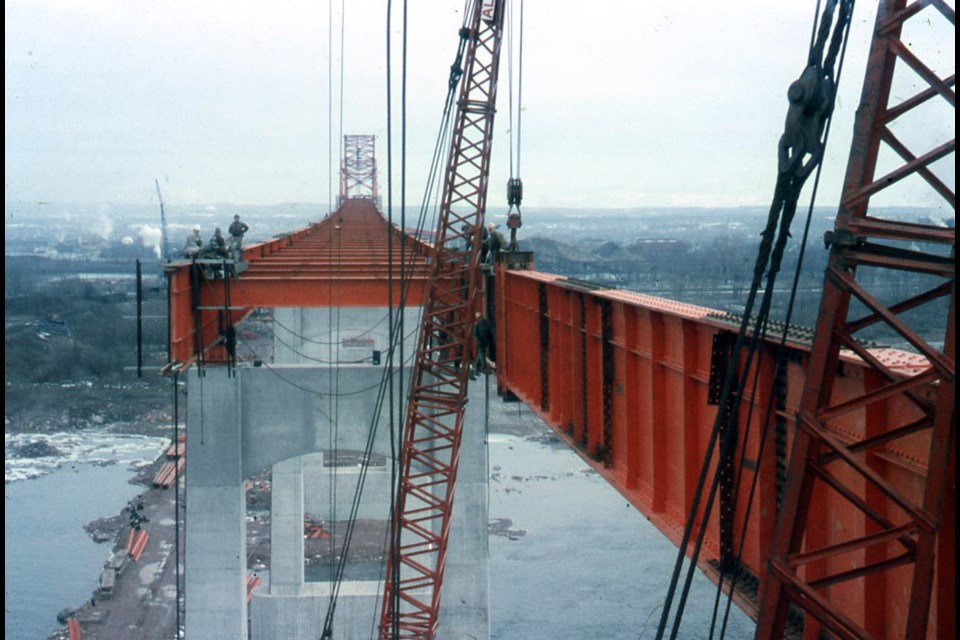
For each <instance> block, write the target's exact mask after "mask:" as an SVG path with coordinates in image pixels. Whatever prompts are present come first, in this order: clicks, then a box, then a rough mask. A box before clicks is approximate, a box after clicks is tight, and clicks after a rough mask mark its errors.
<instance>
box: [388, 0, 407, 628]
mask: <svg viewBox="0 0 960 640" xmlns="http://www.w3.org/2000/svg"><path fill="white" fill-rule="evenodd" d="M407 25H408V23H407V0H403V40H402V44H401V48H402V56H401V60H402V62H401V70H400V78H401V80H400V229H401V230H402V231H403V235H401V236H400V287H401V288H403V287H404V285H405V282H406V249H407V236H406V229H407ZM391 232H392V229H391ZM390 289H391V290H393V283H392V282H391V285H390ZM397 311H398V320H397V323H398V330H397V331H398V333H399V334H400V335H401V336H402V335H403V330H404V316H405V314H404V310H403V307H400V308H398V310H397ZM399 349H400V361H401V362H402V361H403V357H404V340H402V339H401V340H400V345H399ZM397 374H398V381H397V386H398V388H399V389H400V398H399V399H400V402H398V403H397V404H396V414H397V423H398V424H400V425H401V428H400V429H398V433H397V434H396V444H397V451H403V446H404V442H403V439H404V429H403V428H402V425H403V415H404V403H403V398H404V393H403V368H402V367H401V368H400V370H399V371H398V372H397ZM392 409H393V405H391V410H392ZM394 469H395V472H396V474H397V479H396V483H395V484H394V485H392V486H391V489H392V491H393V492H394V493H393V495H392V496H391V509H390V514H391V522H393V515H394V514H395V513H396V497H395V496H396V495H397V493H398V492H399V488H400V464H399V456H397V464H396V465H395V466H394ZM394 529H395V531H394V536H393V539H392V546H391V554H393V553H396V552H397V551H398V550H399V549H400V527H394ZM391 579H392V581H393V596H394V610H395V611H399V610H400V589H399V588H398V587H399V584H400V566H399V563H397V564H395V565H394V568H393V575H392V576H391ZM399 623H400V621H399V618H395V619H394V620H393V622H392V627H393V629H394V631H393V633H394V636H396V635H399Z"/></svg>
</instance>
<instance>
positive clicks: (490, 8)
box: [480, 0, 497, 22]
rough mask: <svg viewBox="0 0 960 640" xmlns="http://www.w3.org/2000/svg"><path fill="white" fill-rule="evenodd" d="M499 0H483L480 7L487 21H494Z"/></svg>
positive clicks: (481, 13)
mask: <svg viewBox="0 0 960 640" xmlns="http://www.w3.org/2000/svg"><path fill="white" fill-rule="evenodd" d="M496 4H497V0H483V6H482V7H481V9H480V15H481V16H482V17H483V19H484V20H486V21H487V22H493V16H494V14H495V13H496Z"/></svg>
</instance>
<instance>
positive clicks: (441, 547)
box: [380, 0, 504, 638]
mask: <svg viewBox="0 0 960 640" xmlns="http://www.w3.org/2000/svg"><path fill="white" fill-rule="evenodd" d="M503 19H504V12H503V0H481V1H480V2H477V3H476V4H475V5H473V13H472V15H471V16H470V17H469V20H468V21H467V22H466V26H465V27H464V28H463V30H462V31H461V37H464V38H466V41H467V46H466V50H465V52H464V57H463V67H462V71H463V76H462V81H461V86H460V94H459V99H458V102H457V109H456V113H455V116H454V126H453V133H452V136H451V143H450V154H449V156H448V162H447V167H446V171H445V176H444V186H443V193H442V196H441V202H440V211H439V215H438V220H437V232H436V239H435V242H436V246H435V249H436V255H435V261H434V265H433V273H432V275H431V279H430V282H429V285H428V293H427V297H426V303H425V304H424V308H423V320H422V324H421V328H420V337H419V342H418V348H417V354H416V358H415V360H414V365H413V373H412V376H411V378H412V379H411V387H410V396H409V399H408V402H407V409H406V418H405V421H404V435H403V437H404V440H403V447H402V449H401V454H400V486H399V489H398V495H397V502H396V506H395V511H394V515H393V527H394V530H393V534H394V537H393V539H394V541H395V544H394V545H391V549H390V555H389V562H388V569H387V579H386V587H385V590H384V599H383V605H382V608H381V619H380V637H381V638H433V637H434V636H435V634H436V630H437V623H438V612H439V608H440V588H441V583H442V581H443V569H444V563H445V560H446V553H447V540H448V535H449V531H450V520H451V516H452V512H453V496H454V486H455V482H456V477H457V463H458V459H459V454H460V441H461V433H462V428H463V418H464V409H465V406H466V401H467V378H468V373H469V362H470V355H469V347H470V340H471V329H472V317H471V316H472V314H471V312H472V310H473V309H474V308H475V301H476V297H477V293H478V291H479V286H480V273H479V269H478V261H479V250H480V246H479V244H480V243H479V242H476V241H471V239H479V238H480V237H481V230H482V225H483V216H484V211H485V210H486V202H487V185H488V182H489V166H490V147H491V142H492V137H493V119H494V113H495V104H496V97H497V75H498V71H499V64H500V45H501V41H502V36H503ZM478 526H486V524H485V523H480V524H479V525H478Z"/></svg>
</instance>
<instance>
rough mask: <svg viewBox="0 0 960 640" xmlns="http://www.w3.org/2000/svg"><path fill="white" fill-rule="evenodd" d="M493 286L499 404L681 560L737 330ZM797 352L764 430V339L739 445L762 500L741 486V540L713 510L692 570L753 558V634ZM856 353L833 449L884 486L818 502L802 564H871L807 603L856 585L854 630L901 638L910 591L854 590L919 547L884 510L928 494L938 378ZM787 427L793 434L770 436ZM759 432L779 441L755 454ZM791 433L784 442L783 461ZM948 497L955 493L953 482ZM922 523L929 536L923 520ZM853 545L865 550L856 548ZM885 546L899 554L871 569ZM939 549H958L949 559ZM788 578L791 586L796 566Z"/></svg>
mask: <svg viewBox="0 0 960 640" xmlns="http://www.w3.org/2000/svg"><path fill="white" fill-rule="evenodd" d="M496 281H497V291H496V294H497V304H496V306H497V327H498V328H499V331H498V340H497V345H496V346H497V359H496V360H497V378H498V385H499V387H500V390H501V391H502V392H503V393H504V394H507V393H510V394H513V395H515V396H516V397H518V398H519V399H521V400H522V401H523V402H525V403H526V404H527V405H528V406H530V408H531V409H533V410H534V411H535V412H536V413H537V414H538V415H539V416H540V417H541V418H542V419H543V420H544V421H545V422H546V423H547V424H548V425H550V426H551V427H552V428H553V429H554V430H555V431H556V432H557V434H558V435H559V436H560V437H561V438H562V439H563V441H564V442H566V443H567V444H568V445H569V446H570V447H571V448H573V449H574V450H575V451H576V452H577V453H578V454H579V455H581V456H582V457H583V459H584V460H585V461H587V462H588V463H589V464H590V465H591V466H592V467H593V468H594V469H595V470H596V471H597V472H598V473H600V474H601V475H602V477H604V478H605V479H606V480H607V481H608V482H610V483H611V484H612V485H613V486H614V487H616V488H617V489H618V490H619V491H620V492H621V493H622V494H623V495H624V496H625V497H626V498H627V500H629V501H630V503H631V504H633V505H634V506H635V507H636V508H637V509H638V510H640V511H641V512H642V513H643V514H644V515H645V516H647V518H648V519H649V520H650V521H651V522H652V523H653V524H654V525H655V526H657V528H659V529H660V530H661V531H662V532H663V533H664V534H665V535H666V536H667V537H668V538H669V539H670V540H671V541H673V542H674V544H679V542H680V540H681V534H682V531H683V527H684V525H685V524H686V520H687V512H688V510H689V504H690V501H691V499H692V495H693V492H694V490H695V488H696V484H697V477H698V474H699V473H700V467H701V465H702V462H703V459H704V454H705V451H706V444H707V440H708V437H709V434H710V429H711V427H712V424H713V420H714V416H715V413H716V411H717V407H716V406H715V405H712V404H711V400H710V396H711V379H712V378H713V377H715V376H716V375H717V374H716V371H715V366H716V365H717V364H718V360H717V357H716V355H715V353H714V351H713V345H714V344H715V342H716V339H717V338H718V337H721V338H722V337H724V336H728V337H729V336H732V335H733V333H735V332H736V329H737V324H734V323H730V322H727V321H723V320H721V319H719V318H718V317H719V316H721V314H719V313H717V312H715V311H712V310H710V309H707V308H704V307H698V306H695V305H690V304H684V303H680V302H675V301H671V300H665V299H662V298H656V297H653V296H649V295H643V294H638V293H633V292H626V291H619V290H612V289H593V290H591V289H585V288H584V287H583V286H581V285H579V284H578V283H576V282H571V281H568V280H566V279H564V278H561V277H559V276H555V275H550V274H546V273H538V272H531V271H499V272H498V274H497V276H496ZM772 333H773V332H771V334H772ZM801 339H803V336H800V335H794V334H791V335H790V337H788V343H787V353H786V356H785V357H784V361H785V362H786V363H787V364H786V375H785V379H784V382H783V385H782V388H781V389H780V390H779V391H778V393H781V394H782V397H783V403H784V406H783V408H782V409H781V410H780V411H779V412H778V413H779V415H778V416H777V417H775V418H774V419H773V420H772V421H771V423H770V424H763V419H762V417H761V416H762V415H763V413H764V409H765V408H766V406H767V403H768V401H769V397H770V394H771V392H772V391H774V390H776V387H777V382H776V381H775V379H774V376H773V362H774V361H775V360H776V358H777V355H776V349H775V347H776V345H775V342H776V340H775V339H773V338H770V339H769V340H768V341H767V342H766V343H764V344H763V345H761V347H760V351H759V352H758V353H759V358H758V360H759V366H760V371H761V377H760V380H761V382H760V388H759V389H758V390H757V393H756V394H755V395H751V396H749V397H747V398H744V403H745V404H749V405H752V406H753V407H754V412H753V420H752V422H751V424H748V423H747V421H746V415H747V412H746V411H743V412H741V414H740V418H739V422H738V425H737V428H738V435H737V438H736V439H737V442H738V443H745V448H744V449H743V451H742V452H741V451H740V450H739V448H738V451H737V454H736V460H735V462H736V463H737V464H740V463H741V462H742V463H743V465H744V468H745V470H746V473H747V474H748V477H749V476H750V475H756V476H759V483H758V486H757V491H756V494H755V495H754V496H753V498H752V502H751V501H750V496H749V495H748V493H747V484H748V483H746V482H745V483H744V485H743V489H742V491H741V492H740V493H739V494H738V495H728V496H726V497H721V500H722V501H724V500H725V501H726V505H727V506H728V508H729V509H731V510H732V511H733V514H734V516H738V515H739V514H743V513H744V512H745V511H746V509H747V508H748V507H749V508H750V510H751V513H752V517H751V519H750V521H749V522H748V524H747V528H746V530H745V531H743V533H742V534H741V531H740V529H739V527H737V528H735V529H734V530H732V531H730V530H728V531H727V532H726V533H725V531H724V525H723V523H722V519H721V515H720V512H719V511H718V510H714V512H713V513H712V514H711V516H710V520H709V521H708V527H707V538H706V540H705V543H704V550H703V551H702V553H701V555H700V559H699V561H698V565H699V566H700V568H701V569H702V570H703V571H704V572H705V573H706V574H707V575H708V577H711V578H712V579H714V580H716V579H717V575H718V573H717V566H718V564H720V563H721V562H722V561H723V560H724V557H725V556H724V547H727V548H733V549H736V548H738V547H739V546H740V545H741V544H742V545H743V553H742V556H741V557H740V562H741V567H742V571H741V579H740V580H739V581H738V583H737V591H736V592H735V594H734V600H735V602H736V603H737V604H738V605H739V606H741V608H743V609H744V610H745V611H746V612H747V613H748V614H749V615H750V616H752V617H754V618H756V617H757V616H758V612H759V610H758V603H757V600H756V591H755V590H753V589H752V588H751V584H756V583H755V582H754V581H753V580H748V579H746V576H748V575H749V576H751V577H752V578H753V579H756V580H759V586H760V589H761V590H762V589H763V587H764V585H765V583H766V581H767V580H768V576H769V571H768V566H767V561H768V559H769V557H770V552H771V548H772V544H773V536H774V530H775V528H776V518H777V510H778V504H780V503H781V501H782V500H783V491H784V481H785V477H786V476H785V475H784V474H783V473H782V471H781V470H782V468H783V467H782V466H783V465H785V464H786V462H787V451H788V449H789V444H790V442H791V440H792V439H793V438H794V437H796V433H795V432H793V431H791V430H790V429H789V424H787V421H788V420H791V419H792V418H793V417H794V416H795V414H796V412H797V411H798V410H799V407H800V401H801V398H802V390H803V388H804V386H805V382H804V381H805V376H806V368H807V367H806V364H807V362H808V361H809V359H810V345H809V343H806V342H802V341H801ZM858 348H859V349H860V350H858V351H843V352H842V353H841V357H840V360H839V361H838V363H837V365H836V368H837V371H838V374H837V377H836V380H835V384H834V391H833V394H834V405H833V406H835V407H837V408H844V407H846V408H847V409H848V410H846V411H843V412H842V413H840V414H838V415H836V416H835V417H834V418H833V420H832V421H831V438H833V439H835V440H839V441H842V442H843V443H844V444H845V449H846V451H849V452H852V453H853V454H855V455H860V456H870V457H871V458H873V459H874V460H875V461H876V462H877V464H875V465H874V466H871V467H869V468H868V469H867V471H868V473H869V474H875V475H879V476H880V482H879V484H878V485H877V486H878V489H877V490H875V491H874V492H873V493H872V494H871V495H869V496H866V497H863V496H861V495H860V494H859V493H858V492H857V491H856V490H849V491H848V490H843V491H837V492H830V493H828V492H817V493H816V495H815V496H814V497H813V499H812V500H811V512H813V513H815V514H821V516H826V515H827V514H829V517H813V518H809V519H808V523H811V530H810V533H809V535H810V536H811V538H812V539H816V540H818V541H819V543H818V545H817V547H816V548H811V549H810V552H811V553H813V554H817V555H809V556H808V555H802V556H798V557H797V558H796V559H794V560H793V561H794V562H804V564H807V565H809V564H815V563H816V562H823V561H824V560H823V556H821V555H819V554H820V552H821V551H823V552H824V553H827V554H833V553H836V554H841V553H843V554H845V555H857V554H860V555H865V556H868V558H867V560H866V561H865V562H864V563H862V564H860V565H855V564H850V563H846V564H844V563H836V562H835V563H834V564H833V566H832V567H831V569H830V572H829V573H824V574H822V575H819V576H817V577H816V578H815V579H814V580H815V582H814V583H813V585H812V586H811V589H812V591H813V592H816V591H817V589H824V588H826V587H828V586H831V585H828V584H827V582H829V581H832V580H837V579H840V580H841V582H846V583H847V584H845V585H839V584H838V585H836V586H834V587H833V588H834V589H837V590H839V589H844V601H843V603H842V605H841V606H840V611H841V613H842V615H843V616H844V617H845V618H847V619H849V620H851V621H854V623H855V624H858V625H869V626H871V628H872V627H878V628H891V629H895V628H897V626H898V625H901V626H902V622H898V620H900V615H901V612H900V610H899V608H898V607H899V605H895V604H894V602H895V601H898V602H900V603H901V604H902V603H903V602H905V600H903V598H902V597H901V596H900V595H899V594H901V593H902V592H903V591H904V590H907V589H909V587H910V578H909V577H905V576H904V575H901V574H898V573H896V572H894V573H893V574H892V575H883V572H880V571H875V572H873V573H871V574H870V575H869V576H866V577H861V578H859V579H858V580H853V579H852V578H854V577H855V575H854V572H856V571H860V570H862V569H863V568H864V567H870V568H881V567H886V568H890V567H892V565H893V563H894V562H902V561H903V557H902V556H904V554H908V553H912V549H914V548H916V547H917V544H916V542H915V541H914V540H913V538H915V537H916V535H915V533H914V532H916V531H919V530H920V529H919V527H920V525H916V526H915V525H913V524H903V523H901V522H899V521H894V520H893V516H892V515H891V513H892V512H891V508H890V507H888V506H886V504H882V503H881V495H882V494H883V491H885V490H888V489H890V487H897V486H900V485H903V484H907V485H920V484H923V483H925V482H926V477H927V475H928V457H929V456H930V450H931V428H930V427H931V424H932V420H931V419H929V418H926V419H925V418H922V417H920V416H921V415H923V414H921V412H920V411H919V410H918V408H917V405H918V404H923V405H928V404H929V405H930V406H933V405H934V403H935V402H936V399H937V396H938V394H939V386H938V384H937V383H936V382H934V381H933V379H932V378H931V377H930V375H931V374H930V373H929V372H930V368H929V362H928V361H927V360H926V359H925V358H923V357H922V356H920V355H917V354H912V353H906V352H903V351H898V350H894V349H883V348H875V347H871V348H869V349H868V348H865V347H863V348H860V347H859V345H858ZM891 389H895V390H896V393H892V392H891ZM864 398H866V399H867V400H866V401H868V405H867V406H866V407H865V408H863V409H859V410H857V409H854V408H853V405H851V404H849V403H851V402H854V403H861V405H862V403H863V402H865V400H863V399H864ZM881 414H882V415H887V416H889V419H890V421H891V422H893V423H896V424H897V425H902V426H900V427H898V430H896V431H879V430H878V429H877V416H878V415H881ZM778 421H781V422H783V423H784V424H782V426H781V425H778V424H776V423H777V422H778ZM749 427H752V429H751V430H750V431H749V434H748V428H749ZM762 429H768V430H774V429H775V431H773V432H771V433H770V435H769V436H768V442H767V446H766V447H765V448H764V449H763V451H762V453H761V452H760V447H759V435H760V431H761V430H762ZM781 429H782V432H783V434H784V435H783V437H784V441H783V443H782V444H780V445H777V446H774V439H775V438H776V437H778V436H777V434H778V433H779V432H780V430H781ZM821 458H822V462H823V464H824V466H826V465H831V467H830V468H828V469H827V472H826V473H828V474H833V475H835V470H834V468H833V467H836V466H837V465H840V464H846V463H845V462H844V461H843V460H842V459H840V458H839V457H838V454H835V453H834V452H833V451H832V450H831V451H828V452H825V453H823V454H822V455H821ZM951 469H952V467H951ZM851 474H852V472H845V473H844V475H843V477H842V479H843V480H848V479H849V478H850V477H853V476H852V475H851ZM859 478H860V479H859V480H857V479H856V478H854V481H855V483H856V482H859V483H861V484H862V483H864V482H866V480H864V479H863V476H859ZM948 486H952V485H951V484H949V482H948ZM860 493H862V492H860ZM884 500H886V499H885V498H884ZM897 508H898V509H899V507H897ZM918 517H919V519H920V521H921V522H923V521H924V520H925V516H923V515H919V516H918ZM945 522H946V521H945ZM848 532H862V534H863V535H858V536H850V535H849V534H848ZM941 536H942V537H943V536H944V534H943V526H942V525H941ZM946 537H947V539H949V540H952V538H950V537H949V535H948V536H946ZM884 544H885V545H888V546H891V548H893V549H894V550H895V551H896V552H895V553H891V555H890V557H875V556H876V550H877V548H879V547H882V546H883V545H884ZM943 544H945V545H946V546H947V547H948V548H949V543H943ZM824 550H825V551H824ZM804 553H806V551H805V552H804ZM941 555H944V556H946V559H944V560H943V561H942V562H940V561H938V569H937V577H936V581H935V584H934V585H933V593H935V594H938V595H937V597H938V598H940V597H941V596H940V595H939V594H941V593H944V592H945V593H946V594H948V596H947V597H950V596H951V595H952V593H953V590H952V587H951V585H952V584H953V575H954V573H953V572H954V569H953V565H952V555H949V556H947V555H946V554H941ZM784 566H787V569H788V570H789V565H784ZM775 570H778V571H779V570H780V568H779V567H775ZM902 570H903V567H901V568H900V571H901V573H902ZM728 579H729V576H728ZM727 584H728V585H729V582H728V583H727ZM884 603H886V604H884ZM944 615H948V616H949V612H948V613H947V614H943V613H938V618H943V617H944ZM944 624H947V625H948V624H949V621H948V622H947V623H944V622H943V621H942V620H938V622H937V628H938V629H939V628H941V627H942V625H944Z"/></svg>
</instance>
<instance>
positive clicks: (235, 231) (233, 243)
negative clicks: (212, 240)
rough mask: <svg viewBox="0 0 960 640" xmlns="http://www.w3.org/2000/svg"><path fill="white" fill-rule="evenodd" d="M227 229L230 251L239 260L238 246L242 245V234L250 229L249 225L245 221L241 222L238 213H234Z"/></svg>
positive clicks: (240, 255)
mask: <svg viewBox="0 0 960 640" xmlns="http://www.w3.org/2000/svg"><path fill="white" fill-rule="evenodd" d="M227 230H228V231H229V232H230V251H231V252H232V253H233V254H234V257H235V258H236V259H237V260H239V259H240V258H241V257H242V254H241V253H240V248H241V247H242V246H243V234H245V233H246V232H247V231H249V230H250V226H249V225H248V224H247V223H246V222H241V220H240V216H239V215H235V216H233V222H231V223H230V228H229V229H227Z"/></svg>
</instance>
